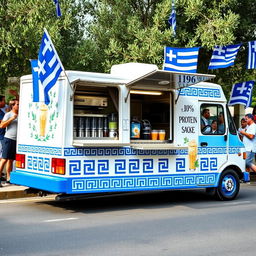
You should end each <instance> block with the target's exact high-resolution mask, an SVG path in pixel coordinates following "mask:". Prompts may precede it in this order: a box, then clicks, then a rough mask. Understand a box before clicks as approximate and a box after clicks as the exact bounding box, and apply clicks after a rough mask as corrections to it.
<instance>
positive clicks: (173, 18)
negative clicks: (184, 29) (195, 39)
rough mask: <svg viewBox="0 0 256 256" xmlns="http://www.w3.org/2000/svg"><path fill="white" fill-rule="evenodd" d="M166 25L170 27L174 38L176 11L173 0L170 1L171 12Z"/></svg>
mask: <svg viewBox="0 0 256 256" xmlns="http://www.w3.org/2000/svg"><path fill="white" fill-rule="evenodd" d="M168 23H169V24H170V26H171V27H172V29H173V34H174V36H175V35H176V9H175V4H174V0H173V1H172V11H171V14H170V17H169V19H168Z"/></svg>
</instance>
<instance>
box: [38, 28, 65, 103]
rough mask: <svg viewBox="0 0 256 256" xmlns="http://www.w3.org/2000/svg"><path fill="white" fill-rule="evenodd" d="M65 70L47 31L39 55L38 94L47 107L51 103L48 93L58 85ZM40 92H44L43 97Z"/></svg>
mask: <svg viewBox="0 0 256 256" xmlns="http://www.w3.org/2000/svg"><path fill="white" fill-rule="evenodd" d="M63 70H64V68H63V66H62V63H61V61H60V59H59V56H58V54H57V52H56V50H55V48H54V45H53V43H52V41H51V38H50V36H49V35H48V33H47V30H46V29H45V32H44V35H43V38H42V42H41V46H40V50H39V54H38V87H39V90H38V93H39V101H40V102H41V101H44V102H45V104H46V105H48V104H49V103H50V98H49V94H48V92H49V90H50V89H51V88H52V87H53V86H54V85H55V84H56V82H57V80H58V77H59V76H60V74H61V71H63ZM40 92H43V95H42V93H40ZM34 93H36V92H34ZM35 95H36V94H35ZM42 99H43V100H42Z"/></svg>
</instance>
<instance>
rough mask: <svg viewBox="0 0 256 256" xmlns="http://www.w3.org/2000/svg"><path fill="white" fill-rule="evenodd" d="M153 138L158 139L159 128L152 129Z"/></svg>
mask: <svg viewBox="0 0 256 256" xmlns="http://www.w3.org/2000/svg"><path fill="white" fill-rule="evenodd" d="M151 139H152V140H157V139H158V130H152V131H151Z"/></svg>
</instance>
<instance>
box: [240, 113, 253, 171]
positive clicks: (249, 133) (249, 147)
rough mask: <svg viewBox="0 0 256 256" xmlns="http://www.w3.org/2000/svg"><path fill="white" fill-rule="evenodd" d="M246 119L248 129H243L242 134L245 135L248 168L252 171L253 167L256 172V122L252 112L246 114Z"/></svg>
mask: <svg viewBox="0 0 256 256" xmlns="http://www.w3.org/2000/svg"><path fill="white" fill-rule="evenodd" d="M245 120H246V122H247V129H246V131H245V130H241V131H240V134H242V135H243V136H244V137H243V143H244V146H245V150H246V162H245V163H246V168H247V171H250V169H251V170H252V171H254V172H256V165H255V164H253V160H254V157H255V152H256V136H255V135H256V124H255V123H254V118H253V115H252V114H246V115H245Z"/></svg>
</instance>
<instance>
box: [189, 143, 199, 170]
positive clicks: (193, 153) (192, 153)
mask: <svg viewBox="0 0 256 256" xmlns="http://www.w3.org/2000/svg"><path fill="white" fill-rule="evenodd" d="M188 159H189V169H190V170H196V165H195V164H196V159H197V144H196V141H195V140H191V141H190V142H189V143H188Z"/></svg>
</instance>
